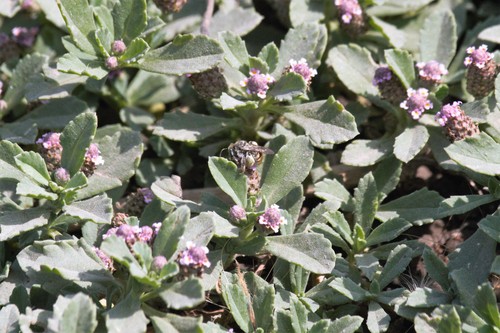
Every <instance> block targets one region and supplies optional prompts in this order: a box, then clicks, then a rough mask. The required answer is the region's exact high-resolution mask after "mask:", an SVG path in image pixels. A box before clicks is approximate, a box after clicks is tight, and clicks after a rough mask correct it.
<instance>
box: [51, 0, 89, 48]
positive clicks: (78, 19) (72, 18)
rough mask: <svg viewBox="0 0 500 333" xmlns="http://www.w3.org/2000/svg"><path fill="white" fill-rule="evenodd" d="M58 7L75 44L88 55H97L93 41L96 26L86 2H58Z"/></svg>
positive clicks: (68, 0) (77, 0)
mask: <svg viewBox="0 0 500 333" xmlns="http://www.w3.org/2000/svg"><path fill="white" fill-rule="evenodd" d="M58 5H59V10H60V11H61V14H62V16H63V18H64V22H66V27H67V28H68V30H69V32H70V34H71V38H72V39H73V41H74V42H75V44H76V45H78V47H79V48H80V49H81V50H82V51H85V52H86V53H88V54H93V55H95V54H97V50H98V48H97V43H96V40H95V39H94V31H95V30H96V29H97V26H96V24H95V21H94V13H93V11H92V7H91V6H89V2H88V0H60V1H58Z"/></svg>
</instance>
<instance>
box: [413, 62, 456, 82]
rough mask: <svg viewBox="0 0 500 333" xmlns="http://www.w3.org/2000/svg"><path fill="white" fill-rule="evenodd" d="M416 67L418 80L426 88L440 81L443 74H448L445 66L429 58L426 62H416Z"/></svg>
mask: <svg viewBox="0 0 500 333" xmlns="http://www.w3.org/2000/svg"><path fill="white" fill-rule="evenodd" d="M416 67H417V69H418V76H419V78H420V81H421V82H422V83H423V85H424V86H425V87H428V88H431V87H433V86H435V85H437V84H439V83H441V82H442V81H441V79H442V77H443V75H446V74H448V70H447V69H446V66H445V65H443V64H441V63H439V62H437V61H435V60H431V61H428V62H418V63H417V64H416Z"/></svg>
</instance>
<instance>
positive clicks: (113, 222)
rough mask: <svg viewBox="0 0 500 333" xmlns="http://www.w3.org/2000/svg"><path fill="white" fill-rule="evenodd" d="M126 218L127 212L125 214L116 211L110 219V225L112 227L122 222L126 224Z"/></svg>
mask: <svg viewBox="0 0 500 333" xmlns="http://www.w3.org/2000/svg"><path fill="white" fill-rule="evenodd" d="M127 218H128V214H125V213H116V214H115V215H114V216H113V219H112V220H111V225H112V226H113V227H119V226H121V225H123V224H127Z"/></svg>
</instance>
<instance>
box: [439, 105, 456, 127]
mask: <svg viewBox="0 0 500 333" xmlns="http://www.w3.org/2000/svg"><path fill="white" fill-rule="evenodd" d="M460 105H462V102H453V104H446V105H443V107H442V108H441V111H439V112H438V113H436V116H435V117H434V119H436V121H437V122H438V124H439V125H441V126H446V123H447V122H448V120H450V119H451V118H458V117H460V115H461V114H462V113H463V111H462V109H461V108H460Z"/></svg>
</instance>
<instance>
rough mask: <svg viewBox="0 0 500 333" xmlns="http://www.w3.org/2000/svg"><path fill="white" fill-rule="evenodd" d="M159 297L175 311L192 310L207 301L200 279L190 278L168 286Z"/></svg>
mask: <svg viewBox="0 0 500 333" xmlns="http://www.w3.org/2000/svg"><path fill="white" fill-rule="evenodd" d="M159 296H160V297H161V299H163V301H164V302H165V303H166V304H167V307H169V308H171V309H174V310H181V309H186V308H192V307H195V306H196V305H198V304H200V303H202V302H203V301H204V300H205V293H204V292H203V286H202V285H201V282H200V280H199V279H195V278H190V279H187V280H184V281H180V282H176V283H174V284H172V285H168V286H166V287H164V288H162V290H161V291H160V292H159Z"/></svg>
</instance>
